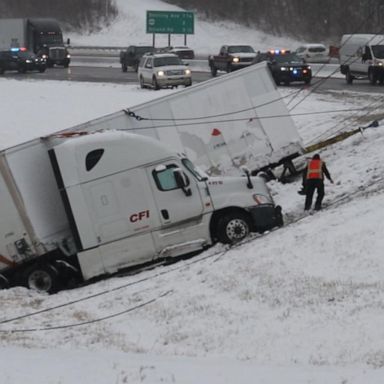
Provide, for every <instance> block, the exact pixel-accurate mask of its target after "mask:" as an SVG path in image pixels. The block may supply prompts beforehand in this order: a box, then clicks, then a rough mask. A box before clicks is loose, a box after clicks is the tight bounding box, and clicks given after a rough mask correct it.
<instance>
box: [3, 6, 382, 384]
mask: <svg viewBox="0 0 384 384" xmlns="http://www.w3.org/2000/svg"><path fill="white" fill-rule="evenodd" d="M133 3H134V2H133V1H124V0H121V1H120V2H119V4H120V6H124V5H126V6H127V4H130V5H133ZM147 3H148V4H149V5H147ZM135 4H136V6H135V12H138V13H140V12H144V10H145V7H146V6H148V7H151V8H153V7H156V9H161V8H160V7H161V6H164V7H165V5H161V3H159V2H155V1H149V2H144V1H142V2H137V3H135ZM126 12H127V11H126ZM137 18H138V17H137ZM131 19H132V20H135V17H134V15H133V16H131ZM123 21H124V19H123V18H122V21H121V22H123ZM126 24H127V23H126ZM211 27H212V28H214V25H211ZM132 28H133V27H132ZM217 28H218V30H219V29H220V31H221V32H220V35H219V34H218V37H217V41H216V44H217V46H219V45H220V44H221V42H222V36H227V35H230V36H231V38H232V39H233V40H236V39H237V40H241V39H242V38H243V36H244V35H242V28H238V29H237V28H235V27H234V29H231V30H230V31H227V32H225V30H223V29H222V26H220V25H219V26H217ZM122 30H123V27H122V26H121V25H120V26H119V23H116V28H115V31H122ZM198 31H201V32H199V34H201V36H199V38H198V39H199V40H200V41H203V42H204V41H208V40H209V39H212V40H213V36H211V35H206V36H205V37H206V39H204V35H203V34H204V33H206V32H205V31H206V30H204V29H203V27H201V29H198ZM237 31H238V32H239V34H238V35H237ZM109 33H110V34H111V37H112V33H113V31H110V32H109ZM253 33H254V35H255V40H256V38H257V36H258V33H257V32H256V31H253ZM105 35H107V32H105ZM132 35H133V36H135V41H137V40H138V39H139V36H141V34H140V31H139V32H135V30H133V31H132ZM93 38H94V39H95V40H98V37H97V36H94V37H93ZM235 38H236V39H235ZM262 38H263V37H262ZM262 38H261V39H262ZM86 39H88V41H90V40H91V37H85V38H84V40H86ZM270 39H271V41H273V38H272V37H270ZM275 39H276V38H275ZM79 41H80V37H79ZM116 41H118V39H117V38H116ZM275 43H276V44H277V43H279V40H278V39H276V40H275ZM196 47H197V48H198V45H197V42H196ZM24 79H25V80H24ZM0 89H1V92H0V114H1V116H2V123H1V126H0V129H1V133H2V140H1V148H6V147H9V146H12V145H16V144H17V143H20V142H23V141H26V140H30V139H32V138H34V137H39V136H42V135H46V134H48V133H50V132H54V131H57V130H60V129H64V128H68V127H71V126H73V125H75V124H79V123H82V122H85V121H88V120H89V119H93V118H96V117H99V116H102V115H104V114H107V113H111V112H114V111H117V110H119V109H121V108H126V107H128V106H133V105H137V104H140V103H141V102H143V101H146V100H150V99H152V98H154V97H161V96H162V95H166V94H169V93H170V92H177V91H175V90H162V91H158V92H154V91H152V90H148V89H146V90H141V89H140V88H139V87H138V85H132V84H130V85H128V84H127V85H119V84H92V83H78V82H73V83H68V82H57V81H39V80H38V75H37V76H26V77H25V78H24V77H23V78H22V79H21V76H20V79H18V80H11V79H6V78H4V79H0ZM279 90H280V92H281V94H282V96H283V97H284V100H286V103H287V106H288V108H289V109H292V113H293V119H294V121H295V124H296V126H297V129H298V132H299V133H300V135H301V137H302V138H303V141H304V143H305V145H308V144H311V143H313V142H318V141H319V140H322V139H324V138H328V137H330V136H332V135H334V134H336V133H338V132H341V131H348V130H352V129H355V128H358V127H360V126H366V125H368V124H369V123H370V122H371V121H372V120H373V119H374V118H377V116H378V113H380V112H381V109H380V108H381V106H382V96H381V94H378V93H375V92H374V89H373V90H372V92H370V93H357V92H355V91H354V88H353V86H352V87H351V88H350V90H348V91H342V92H337V91H333V92H332V91H330V92H325V93H312V92H310V88H309V89H308V88H307V89H304V90H303V92H301V93H299V94H298V93H297V92H294V93H292V89H291V88H288V87H281V88H279ZM294 90H295V91H296V90H297V88H294ZM15 100H17V102H15ZM84 100H91V101H88V102H87V103H85V102H84ZM296 104H297V106H296V107H295V108H294V106H295V105H296ZM357 107H363V108H364V112H356V111H352V110H355V109H356V108H357ZM336 110H347V112H342V113H341V112H338V113H336V112H335V111H336ZM348 110H349V111H348ZM306 113H308V114H306ZM58 117H59V118H58ZM382 129H383V128H382V126H381V125H380V126H379V127H377V128H371V129H366V130H365V131H364V132H363V134H360V133H359V134H356V135H354V136H351V137H350V138H349V139H347V140H345V141H342V142H339V143H337V144H334V145H332V146H329V147H328V148H326V149H323V150H321V152H320V154H321V156H322V157H323V159H324V160H325V161H326V163H327V166H328V168H329V170H330V173H331V175H332V178H333V179H334V181H335V183H334V184H329V183H327V182H326V186H325V188H326V197H325V199H324V210H323V211H321V212H318V213H314V214H313V213H312V212H311V214H304V212H303V206H304V201H303V197H302V196H301V195H299V194H298V193H297V191H298V190H299V189H300V180H295V181H293V182H291V183H287V184H281V183H279V182H276V181H271V182H269V187H270V189H271V192H272V195H273V197H274V200H275V202H276V203H277V204H280V205H281V206H282V207H283V213H284V220H285V226H284V227H283V228H280V229H278V230H275V231H270V232H269V233H265V234H264V235H262V236H261V235H252V236H251V237H250V238H249V239H247V240H245V241H244V242H243V243H242V244H240V245H237V246H234V247H228V246H223V245H220V244H218V245H215V246H214V247H212V248H210V249H209V250H207V251H205V252H203V253H201V254H199V255H197V256H195V257H194V258H192V259H189V260H184V261H180V262H178V263H176V264H173V265H169V266H162V267H158V268H155V269H152V270H148V271H144V272H142V273H140V274H138V275H132V276H125V277H119V278H117V277H115V278H110V279H105V280H102V281H100V282H97V283H94V284H91V285H87V286H84V287H81V288H77V289H73V290H67V291H62V292H59V293H58V294H55V295H51V296H49V295H44V294H41V293H37V292H33V291H28V290H26V289H25V288H22V287H17V288H12V289H10V290H4V291H0V301H1V307H2V312H1V314H0V372H1V375H0V383H1V384H19V383H21V382H28V383H30V384H37V383H39V384H41V383H49V384H69V383H78V382H81V383H84V384H88V383H92V384H104V383H113V384H115V383H116V384H117V383H118V384H120V383H130V384H131V383H133V384H136V383H146V384H160V383H177V384H181V383H182V384H205V383H207V384H208V383H209V384H227V383H228V384H232V383H236V384H242V383H244V384H245V383H250V382H253V383H262V384H276V383H282V382H284V383H289V384H324V383H327V384H328V383H331V384H363V383H364V384H366V383H369V384H379V383H380V384H381V383H382V381H383V380H382V378H383V374H384V369H383V366H384V342H383V340H384V331H383V329H382V327H381V326H380V325H381V324H383V321H384V311H383V302H384V290H383V288H384V282H383V276H384V260H383V257H382V249H383V248H384V238H383V236H382V221H383V213H382V210H381V209H380V207H382V206H383V204H384V193H383V185H384V178H383V175H384V161H383V160H384V153H383V151H382V148H383V147H384V132H383V130H382ZM55 307H57V308H55ZM39 312H40V313H39ZM19 317H20V318H19ZM14 318H18V319H14ZM12 319H14V320H12ZM103 319H104V320H103ZM82 324H83V325H82Z"/></svg>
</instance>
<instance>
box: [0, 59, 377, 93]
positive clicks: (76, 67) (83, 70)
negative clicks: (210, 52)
mask: <svg viewBox="0 0 384 384" xmlns="http://www.w3.org/2000/svg"><path fill="white" fill-rule="evenodd" d="M188 64H189V67H190V68H191V70H192V74H193V82H194V83H199V82H202V81H206V80H208V79H211V78H212V76H211V74H210V72H209V67H208V60H207V59H203V58H202V57H201V58H200V59H198V60H191V61H190V62H189V63H188ZM338 68H339V66H338V64H325V65H324V64H312V72H313V75H314V78H313V80H312V85H311V86H309V87H316V90H319V91H325V90H337V91H344V90H353V91H355V92H375V93H384V87H383V86H380V85H376V86H372V85H370V84H369V83H368V81H367V80H362V81H354V83H353V85H348V84H347V83H346V81H345V78H344V76H342V75H341V74H340V72H339V70H338ZM218 75H219V76H224V75H225V73H224V72H223V73H219V74H218ZM2 77H3V78H15V79H25V78H27V79H35V80H37V79H41V80H60V81H86V82H109V83H118V84H138V79H137V73H136V72H134V71H133V70H128V72H122V70H121V67H120V64H119V59H118V57H117V56H116V55H115V54H114V55H99V56H98V55H95V54H92V55H84V54H76V55H73V56H72V61H71V65H70V67H69V68H62V67H54V68H48V69H47V70H46V72H44V73H37V72H28V73H26V74H20V73H17V72H6V73H5V74H4V75H2ZM281 87H285V86H284V85H282V86H281ZM290 87H294V88H297V87H304V85H303V84H302V83H292V84H291V85H290ZM305 87H308V86H305Z"/></svg>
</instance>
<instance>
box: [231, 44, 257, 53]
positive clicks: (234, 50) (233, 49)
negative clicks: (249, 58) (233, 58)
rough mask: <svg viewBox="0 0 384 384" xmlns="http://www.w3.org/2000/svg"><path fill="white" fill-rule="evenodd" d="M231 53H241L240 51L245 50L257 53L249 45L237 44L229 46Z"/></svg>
mask: <svg viewBox="0 0 384 384" xmlns="http://www.w3.org/2000/svg"><path fill="white" fill-rule="evenodd" d="M228 52H229V53H239V52H245V53H255V51H254V49H253V48H252V47H251V46H249V45H236V46H233V47H228Z"/></svg>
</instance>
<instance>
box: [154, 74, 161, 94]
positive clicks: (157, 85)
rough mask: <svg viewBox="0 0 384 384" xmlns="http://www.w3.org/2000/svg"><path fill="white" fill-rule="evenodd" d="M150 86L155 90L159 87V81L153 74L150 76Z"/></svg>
mask: <svg viewBox="0 0 384 384" xmlns="http://www.w3.org/2000/svg"><path fill="white" fill-rule="evenodd" d="M152 87H153V89H155V90H156V91H158V90H159V89H160V87H159V83H158V82H157V79H156V77H155V76H153V77H152Z"/></svg>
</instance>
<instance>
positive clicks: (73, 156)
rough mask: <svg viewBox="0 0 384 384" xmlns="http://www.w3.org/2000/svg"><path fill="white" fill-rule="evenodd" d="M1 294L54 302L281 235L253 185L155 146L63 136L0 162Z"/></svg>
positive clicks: (6, 154) (131, 138) (261, 186)
mask: <svg viewBox="0 0 384 384" xmlns="http://www.w3.org/2000/svg"><path fill="white" fill-rule="evenodd" d="M0 191H1V193H0V286H2V287H9V286H14V285H23V286H26V287H29V288H32V289H36V290H39V291H46V292H55V291H57V290H59V289H61V288H62V287H65V286H66V284H67V283H68V281H70V280H72V279H74V278H75V279H79V278H80V279H81V280H89V279H92V278H94V277H96V276H102V275H108V274H112V273H115V272H117V271H119V270H121V269H124V268H127V267H130V266H136V265H140V264H143V263H147V262H152V261H154V260H158V259H165V258H170V257H177V256H180V255H184V254H186V253H190V252H194V251H198V250H203V249H204V248H206V247H208V246H210V245H211V244H212V243H214V242H217V241H219V242H223V243H234V242H237V241H240V240H242V239H243V238H244V237H245V236H247V235H248V233H249V232H251V231H258V232H262V231H265V230H267V229H270V228H273V227H275V226H280V225H282V224H283V223H282V215H281V208H280V207H279V206H275V204H274V202H273V199H272V197H271V195H270V193H269V191H268V187H267V185H266V182H265V180H264V179H263V178H262V177H259V176H255V177H252V176H250V175H249V173H246V174H245V175H243V176H237V177H209V176H207V175H205V174H204V173H202V172H201V171H200V170H199V169H198V168H197V167H196V166H195V165H194V164H193V163H192V162H191V161H190V160H189V159H188V158H187V157H185V156H184V155H181V154H178V153H177V152H176V151H174V150H173V149H170V148H169V147H168V146H166V145H165V144H164V143H161V142H160V141H158V140H154V139H152V138H149V137H145V136H143V135H136V134H132V133H128V132H124V131H115V130H109V131H103V132H94V133H87V134H85V133H84V132H83V133H81V134H80V133H78V134H76V133H74V132H71V133H70V132H66V133H62V134H57V135H52V136H50V137H47V138H44V139H41V140H33V141H31V142H28V143H24V144H21V145H18V146H16V147H13V148H8V149H6V150H3V151H1V152H0Z"/></svg>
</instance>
